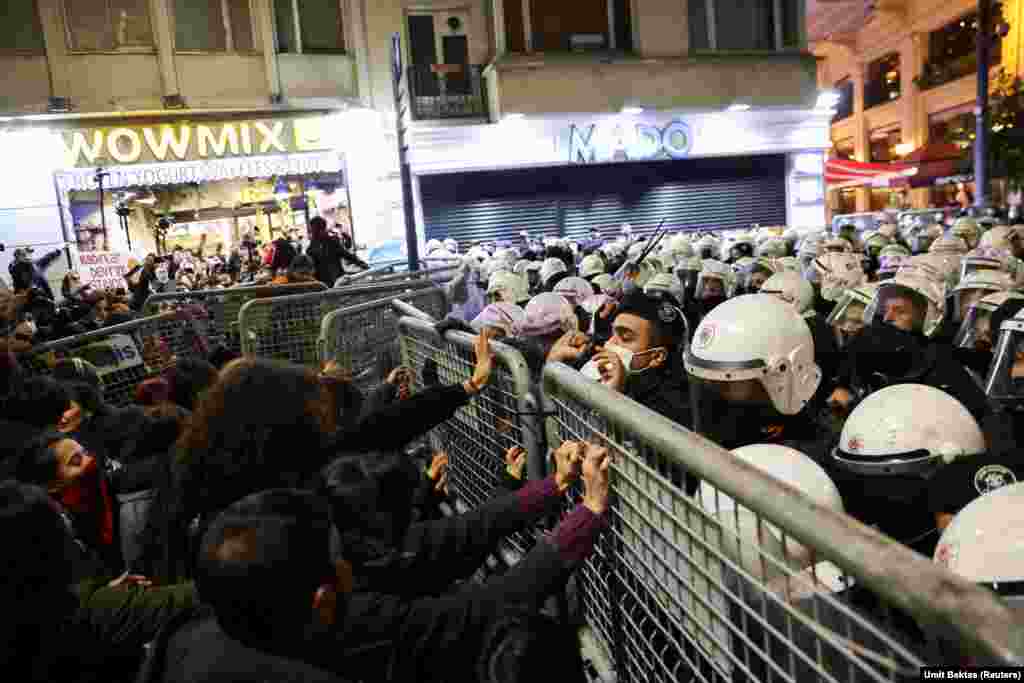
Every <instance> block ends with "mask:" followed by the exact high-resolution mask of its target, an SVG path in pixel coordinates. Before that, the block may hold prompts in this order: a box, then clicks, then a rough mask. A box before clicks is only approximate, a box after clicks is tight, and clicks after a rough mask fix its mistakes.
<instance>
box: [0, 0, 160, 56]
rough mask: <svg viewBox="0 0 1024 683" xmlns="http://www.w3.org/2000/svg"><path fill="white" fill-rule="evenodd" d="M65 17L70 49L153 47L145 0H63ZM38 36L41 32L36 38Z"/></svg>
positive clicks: (109, 49) (89, 50)
mask: <svg viewBox="0 0 1024 683" xmlns="http://www.w3.org/2000/svg"><path fill="white" fill-rule="evenodd" d="M64 17H65V26H66V28H67V37H68V45H69V47H70V48H71V50H73V51H77V52H112V51H114V50H132V49H146V50H151V49H152V48H153V25H152V23H151V22H150V19H149V2H148V1H147V0H99V1H98V2H97V0H65V1H64ZM6 19H8V17H7V16H5V20H6ZM5 23H10V22H9V21H5ZM41 36H42V33H41V32H40V38H39V40H42V37H41Z"/></svg>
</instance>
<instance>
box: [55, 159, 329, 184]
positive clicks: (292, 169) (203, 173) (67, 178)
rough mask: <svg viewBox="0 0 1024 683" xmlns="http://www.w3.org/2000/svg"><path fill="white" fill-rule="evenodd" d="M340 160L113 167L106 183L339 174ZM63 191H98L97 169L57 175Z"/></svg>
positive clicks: (214, 161) (204, 162)
mask: <svg viewBox="0 0 1024 683" xmlns="http://www.w3.org/2000/svg"><path fill="white" fill-rule="evenodd" d="M341 166H342V162H341V158H340V157H339V156H338V155H337V154H336V153H334V152H318V153H309V154H289V155H285V156H269V157H248V158H236V159H220V160H211V161H192V162H188V161H186V162H178V163H167V164H137V165H135V166H114V167H111V168H110V169H108V175H107V176H106V177H105V178H104V180H103V186H104V187H105V188H106V189H117V188H123V187H153V186H158V185H184V184H187V183H206V182H213V181H217V180H227V179H229V178H270V177H272V176H278V175H305V174H311V173H338V172H339V171H341V170H342V169H341ZM57 185H58V187H59V188H60V190H61V191H62V192H71V191H86V190H95V189H96V169H95V168H83V169H78V170H69V171H62V172H59V173H57Z"/></svg>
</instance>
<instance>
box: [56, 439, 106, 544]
mask: <svg viewBox="0 0 1024 683" xmlns="http://www.w3.org/2000/svg"><path fill="white" fill-rule="evenodd" d="M59 500H60V504H61V505H63V506H64V508H65V509H67V510H69V511H70V512H72V513H74V514H75V515H76V516H89V517H92V518H94V519H95V520H96V522H97V525H98V528H97V529H96V531H97V532H98V533H97V537H98V538H99V541H100V543H102V544H103V545H107V546H108V545H111V544H112V543H113V542H114V501H113V498H112V497H111V495H110V490H109V489H108V488H107V480H106V477H103V476H100V473H99V467H98V465H97V464H96V460H95V459H93V460H92V462H91V463H89V465H88V466H86V468H85V471H84V472H83V473H82V476H81V477H80V478H79V479H78V481H76V482H75V483H73V484H71V485H70V486H68V487H67V488H65V489H64V490H63V491H61V492H60V496H59Z"/></svg>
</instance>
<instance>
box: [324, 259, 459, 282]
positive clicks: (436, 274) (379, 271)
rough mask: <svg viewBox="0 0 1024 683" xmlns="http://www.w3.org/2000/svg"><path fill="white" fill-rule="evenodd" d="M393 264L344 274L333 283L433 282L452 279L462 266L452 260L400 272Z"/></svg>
mask: <svg viewBox="0 0 1024 683" xmlns="http://www.w3.org/2000/svg"><path fill="white" fill-rule="evenodd" d="M394 268H395V266H394V265H387V266H381V267H379V268H371V269H370V270H364V271H363V272H361V273H356V274H354V275H351V276H344V277H342V278H339V279H338V281H337V282H336V283H335V285H334V286H335V287H347V286H350V285H352V284H354V283H356V282H359V283H360V284H371V283H372V284H384V283H388V282H405V281H411V280H422V279H425V278H427V279H430V280H432V281H434V282H438V283H441V282H448V281H449V280H453V279H454V278H455V277H456V276H457V275H458V274H459V270H460V269H461V268H462V262H461V261H458V262H453V263H452V264H451V265H445V266H435V267H430V268H423V269H421V270H417V271H414V272H411V273H410V272H409V271H407V270H405V271H401V272H397V273H396V272H394Z"/></svg>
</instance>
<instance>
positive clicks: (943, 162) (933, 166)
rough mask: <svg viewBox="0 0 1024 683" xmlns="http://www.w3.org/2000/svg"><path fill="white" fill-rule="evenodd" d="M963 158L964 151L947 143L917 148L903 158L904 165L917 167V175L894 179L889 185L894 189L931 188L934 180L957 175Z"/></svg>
mask: <svg viewBox="0 0 1024 683" xmlns="http://www.w3.org/2000/svg"><path fill="white" fill-rule="evenodd" d="M964 158H965V157H964V150H962V149H960V146H959V145H955V144H953V143H949V142H936V143H932V144H930V145H925V146H924V147H918V148H917V149H915V150H914V151H913V152H911V153H910V154H908V155H906V156H905V157H903V161H904V163H907V164H910V165H912V166H916V167H917V173H915V174H914V175H912V176H903V177H900V178H896V179H895V180H893V181H892V182H890V183H889V184H890V185H892V186H894V187H931V186H932V185H934V184H935V181H936V179H938V178H945V177H947V176H951V175H955V174H957V173H958V172H959V162H961V161H962V160H963V159H964Z"/></svg>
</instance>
